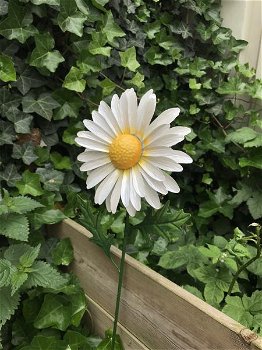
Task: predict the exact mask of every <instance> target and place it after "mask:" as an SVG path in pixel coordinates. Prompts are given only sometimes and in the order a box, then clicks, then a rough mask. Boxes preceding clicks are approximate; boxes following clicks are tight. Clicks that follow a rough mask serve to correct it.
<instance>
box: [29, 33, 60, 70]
mask: <svg viewBox="0 0 262 350" xmlns="http://www.w3.org/2000/svg"><path fill="white" fill-rule="evenodd" d="M35 45H36V47H35V49H34V50H33V52H32V54H31V56H30V58H29V64H30V65H31V66H35V67H38V68H42V67H45V68H47V69H48V70H49V71H50V72H55V71H56V69H57V67H58V65H59V63H61V62H63V61H64V60H65V59H64V57H63V56H62V55H61V54H60V52H59V51H57V50H53V48H54V46H55V41H54V39H53V38H52V36H51V35H50V34H49V33H44V34H38V35H35Z"/></svg>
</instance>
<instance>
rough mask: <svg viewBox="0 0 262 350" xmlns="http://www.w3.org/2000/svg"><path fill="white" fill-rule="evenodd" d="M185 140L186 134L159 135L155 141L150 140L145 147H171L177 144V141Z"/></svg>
mask: <svg viewBox="0 0 262 350" xmlns="http://www.w3.org/2000/svg"><path fill="white" fill-rule="evenodd" d="M183 140H184V136H180V135H174V134H166V135H164V136H161V137H159V138H158V139H156V140H155V141H153V142H149V143H148V145H147V146H145V149H147V147H152V148H153V147H158V146H164V147H171V146H174V145H176V144H177V143H179V142H181V141H183Z"/></svg>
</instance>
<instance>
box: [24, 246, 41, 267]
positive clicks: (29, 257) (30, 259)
mask: <svg viewBox="0 0 262 350" xmlns="http://www.w3.org/2000/svg"><path fill="white" fill-rule="evenodd" d="M40 246H41V245H40V244H38V245H37V246H36V247H31V246H28V250H27V251H26V252H24V254H22V255H21V256H20V258H19V263H20V264H21V266H22V267H25V268H28V267H31V266H32V265H33V263H34V261H35V260H36V258H37V257H38V255H39V251H40Z"/></svg>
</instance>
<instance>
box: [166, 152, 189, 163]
mask: <svg viewBox="0 0 262 350" xmlns="http://www.w3.org/2000/svg"><path fill="white" fill-rule="evenodd" d="M168 157H169V158H171V159H173V160H174V161H176V162H177V163H182V164H190V163H192V162H193V159H192V158H191V157H190V156H189V155H188V154H186V153H185V152H182V151H177V150H172V154H171V155H170V156H169V155H168Z"/></svg>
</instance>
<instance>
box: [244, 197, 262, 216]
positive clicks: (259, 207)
mask: <svg viewBox="0 0 262 350" xmlns="http://www.w3.org/2000/svg"><path fill="white" fill-rule="evenodd" d="M247 206H248V209H249V211H250V214H251V215H252V217H253V219H254V220H257V219H260V218H262V192H259V191H257V192H254V193H253V195H252V197H251V198H249V199H248V200H247Z"/></svg>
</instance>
